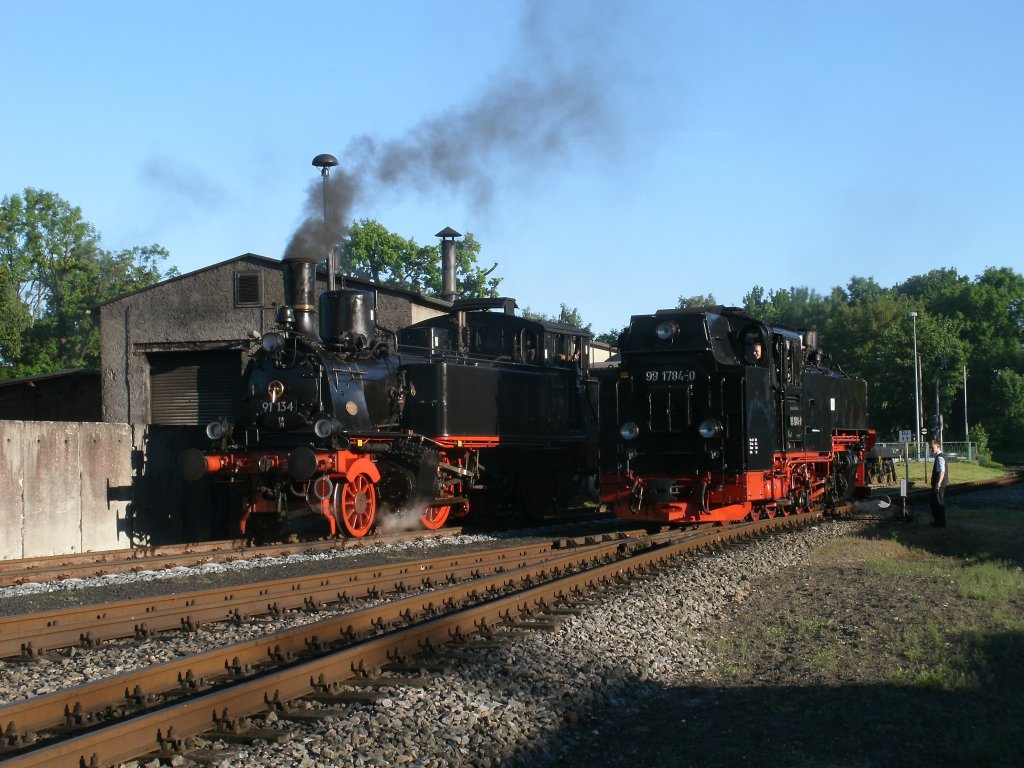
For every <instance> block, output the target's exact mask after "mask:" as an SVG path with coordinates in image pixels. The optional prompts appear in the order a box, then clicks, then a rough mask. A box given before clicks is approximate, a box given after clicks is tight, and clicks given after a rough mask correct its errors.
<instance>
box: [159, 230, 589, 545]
mask: <svg viewBox="0 0 1024 768" xmlns="http://www.w3.org/2000/svg"><path fill="white" fill-rule="evenodd" d="M444 245H445V246H446V252H445V254H444V258H445V259H447V260H449V261H451V262H454V242H453V241H448V240H446V241H445V243H444ZM448 246H451V249H450V252H449V249H448ZM443 271H444V273H445V275H448V274H449V273H451V275H452V276H453V275H454V266H452V267H451V268H450V269H448V268H446V269H444V270H443ZM284 273H285V295H286V303H285V306H283V307H281V308H280V310H279V312H278V316H277V323H276V325H277V328H276V329H275V330H274V331H272V332H270V333H266V334H264V335H263V336H262V338H260V339H259V340H258V343H255V344H254V348H253V349H252V350H251V352H250V360H249V362H248V365H247V368H246V371H245V373H244V376H243V379H244V391H243V392H242V393H241V396H240V398H239V402H238V409H237V412H236V413H234V414H231V415H228V416H226V417H225V418H223V419H218V420H217V421H215V422H212V423H211V424H209V425H208V427H207V436H208V437H209V439H210V440H211V442H212V446H211V448H210V449H207V450H205V451H204V450H199V449H191V450H188V451H186V452H184V453H183V454H182V455H181V456H180V459H179V464H180V468H181V472H182V475H183V476H184V477H185V478H186V479H189V480H197V479H199V478H201V477H204V476H206V475H212V476H213V477H214V478H215V479H216V480H221V481H224V482H229V483H232V484H234V486H235V487H236V489H237V490H238V491H239V493H240V495H241V500H242V518H241V524H240V529H241V533H242V534H243V535H245V536H248V537H251V538H260V539H273V538H277V537H280V536H282V535H285V534H286V533H288V532H291V531H299V530H312V531H316V532H321V531H322V532H324V533H327V534H329V535H338V534H347V535H349V536H356V537H358V536H364V535H366V534H367V533H369V532H370V531H371V529H373V528H374V527H375V526H377V525H382V526H388V525H391V524H394V525H395V526H396V527H398V526H402V527H410V521H411V524H412V525H420V526H423V527H426V528H429V529H436V528H440V527H441V526H443V525H444V524H445V522H446V521H447V520H448V519H449V518H451V517H464V516H466V515H468V514H470V512H471V510H472V512H473V514H474V517H475V518H481V517H483V516H493V515H498V514H508V513H512V512H524V513H526V514H528V515H530V516H533V517H546V516H550V515H552V514H557V512H558V510H560V509H562V508H564V506H565V505H566V504H567V503H569V502H570V501H572V499H573V497H574V496H576V495H577V494H578V492H579V489H580V488H581V487H582V485H583V480H584V479H585V478H587V477H595V476H596V472H597V448H596V440H597V382H596V381H595V380H594V379H593V378H592V377H591V376H590V373H589V370H588V359H589V350H588V347H589V343H590V335H589V334H588V333H587V332H585V331H582V330H580V329H578V328H574V327H571V326H565V325H560V324H557V323H549V322H537V321H533V320H530V319H528V318H525V317H520V316H517V315H516V314H515V302H514V301H513V300H512V299H476V300H462V301H454V302H452V304H451V309H450V311H448V312H446V313H444V314H441V315H439V316H437V317H434V318H430V319H428V320H424V321H422V322H419V323H416V324H414V325H412V326H409V327H407V328H404V329H402V330H400V331H398V332H397V333H394V332H387V331H384V330H383V329H381V328H379V327H378V326H377V324H376V321H375V310H374V306H375V301H374V294H373V293H371V292H366V291H359V290H352V289H346V288H342V289H340V290H328V291H325V292H323V293H322V294H320V296H319V302H318V304H319V307H318V308H317V304H316V303H315V302H316V296H315V286H316V264H315V262H314V261H309V260H303V259H302V258H294V257H286V259H285V261H284ZM446 279H447V280H449V281H450V280H451V278H446ZM445 292H446V293H451V294H454V285H451V286H446V289H445Z"/></svg>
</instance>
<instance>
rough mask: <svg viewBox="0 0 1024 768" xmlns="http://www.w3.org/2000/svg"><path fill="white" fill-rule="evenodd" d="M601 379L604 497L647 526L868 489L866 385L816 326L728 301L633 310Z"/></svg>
mask: <svg viewBox="0 0 1024 768" xmlns="http://www.w3.org/2000/svg"><path fill="white" fill-rule="evenodd" d="M619 348H620V354H621V363H620V365H619V367H618V368H612V369H609V371H608V372H607V374H606V377H605V378H603V379H602V387H601V414H600V415H601V498H602V501H603V502H605V503H606V504H608V505H610V506H611V507H612V508H613V509H614V511H615V513H616V514H617V515H618V516H619V517H622V518H624V519H627V520H632V521H640V522H643V523H647V524H650V525H652V526H653V525H660V524H666V523H702V522H718V523H724V522H731V521H737V520H743V519H749V518H753V519H757V518H760V517H774V516H775V515H778V514H789V513H792V512H794V511H799V510H804V509H807V508H809V507H810V506H811V505H813V504H822V505H824V506H826V507H834V506H835V505H836V504H837V503H838V502H839V501H840V500H842V499H845V498H848V497H849V496H851V495H854V494H855V493H863V490H864V488H865V477H864V463H863V462H864V456H865V453H866V452H867V451H869V450H870V449H871V447H872V446H873V445H874V442H875V434H874V432H873V431H872V430H870V429H869V428H868V424H867V385H866V384H865V383H864V382H863V381H861V380H857V379H851V378H850V377H848V376H846V375H845V374H844V373H843V372H842V371H841V370H840V369H839V368H837V367H833V366H831V365H830V364H829V363H828V361H827V359H826V358H825V356H824V355H823V353H822V352H821V350H820V349H818V347H817V344H816V334H815V333H814V332H813V331H811V332H802V331H798V330H795V329H792V328H785V327H782V326H771V325H768V324H767V323H763V322H760V321H759V320H757V319H755V318H753V317H751V316H750V315H748V314H746V313H745V312H743V311H742V310H739V309H736V308H726V307H703V308H698V309H674V310H660V311H658V312H657V313H656V314H653V315H638V316H634V317H633V318H632V320H631V322H630V324H629V327H628V328H627V329H626V330H625V331H624V332H623V334H622V336H621V337H620V339H619Z"/></svg>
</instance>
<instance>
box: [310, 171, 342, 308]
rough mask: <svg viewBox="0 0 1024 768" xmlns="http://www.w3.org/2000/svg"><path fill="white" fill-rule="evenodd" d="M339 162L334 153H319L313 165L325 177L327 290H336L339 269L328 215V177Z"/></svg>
mask: <svg viewBox="0 0 1024 768" xmlns="http://www.w3.org/2000/svg"><path fill="white" fill-rule="evenodd" d="M337 164H338V158H336V157H335V156H334V155H317V156H316V157H314V158H313V166H314V167H315V168H319V169H320V176H321V177H322V178H323V180H324V183H323V195H324V246H325V247H326V248H327V290H328V291H333V290H334V274H335V272H336V271H337V269H336V267H335V265H334V244H333V243H332V242H331V228H330V224H329V223H328V222H329V221H330V217H329V216H328V215H327V199H328V197H327V177H328V176H330V175H331V168H334V167H335V166H336V165H337Z"/></svg>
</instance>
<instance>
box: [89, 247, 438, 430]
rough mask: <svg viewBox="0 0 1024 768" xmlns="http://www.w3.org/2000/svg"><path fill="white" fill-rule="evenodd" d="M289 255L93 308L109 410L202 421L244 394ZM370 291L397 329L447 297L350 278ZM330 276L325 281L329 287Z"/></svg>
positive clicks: (112, 414) (280, 300) (113, 414)
mask: <svg viewBox="0 0 1024 768" xmlns="http://www.w3.org/2000/svg"><path fill="white" fill-rule="evenodd" d="M283 269H284V266H283V262H282V261H279V260H277V259H269V258H266V257H264V256H258V255H256V254H253V253H246V254H244V255H242V256H239V257H237V258H234V259H229V260H227V261H223V262H221V263H219V264H214V265H212V266H210V267H206V268H204V269H200V270H197V271H195V272H189V273H188V274H185V275H180V276H178V277H174V278H171V279H169V280H165V281H163V282H161V283H158V284H157V285H154V286H150V287H149V288H145V289H143V290H140V291H136V292H134V293H128V294H124V295H122V296H118V297H117V298H116V299H112V300H110V301H108V302H106V303H104V304H100V305H99V306H98V307H96V308H95V309H94V312H95V313H96V314H97V315H98V319H99V326H100V344H101V353H100V358H101V361H102V363H101V371H100V374H101V390H102V420H103V421H105V422H119V423H127V424H167V425H181V426H185V425H205V424H206V423H208V422H209V421H211V420H213V419H216V418H220V417H222V416H225V415H226V414H227V413H229V412H230V409H231V408H232V407H233V405H234V403H235V401H236V400H237V398H238V393H239V387H240V385H241V374H242V370H243V368H244V365H245V355H244V353H245V351H246V349H247V348H248V344H249V343H250V342H256V341H257V340H258V339H259V337H260V336H261V335H262V334H263V333H264V332H265V331H269V330H271V329H273V328H274V319H275V315H276V313H277V309H278V307H280V306H281V305H282V304H284V279H283ZM345 283H346V285H347V286H348V287H352V288H359V289H362V290H367V291H370V292H373V293H374V294H375V295H376V297H377V323H378V324H379V325H380V326H382V327H384V328H387V329H390V330H393V331H396V332H397V331H398V330H399V329H400V328H404V327H405V326H407V325H410V324H412V323H416V322H419V321H420V320H425V319H427V318H429V317H433V316H435V315H438V314H441V313H442V312H443V311H445V309H446V308H447V306H448V305H447V303H446V302H442V301H440V300H438V299H433V298H430V297H425V296H421V295H420V294H418V293H414V292H412V291H405V290H402V289H399V288H389V287H385V286H380V285H376V284H371V283H368V282H365V281H361V280H355V279H352V278H346V279H345ZM326 287H327V281H326V276H325V275H324V276H321V278H320V285H319V288H320V289H321V290H326Z"/></svg>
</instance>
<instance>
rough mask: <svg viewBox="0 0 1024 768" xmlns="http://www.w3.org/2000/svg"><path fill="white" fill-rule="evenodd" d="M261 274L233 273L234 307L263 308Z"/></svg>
mask: <svg viewBox="0 0 1024 768" xmlns="http://www.w3.org/2000/svg"><path fill="white" fill-rule="evenodd" d="M262 278H263V274H262V273H260V272H235V306H236V307H260V306H263V279H262Z"/></svg>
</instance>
